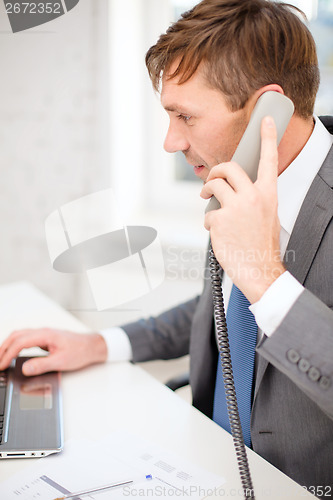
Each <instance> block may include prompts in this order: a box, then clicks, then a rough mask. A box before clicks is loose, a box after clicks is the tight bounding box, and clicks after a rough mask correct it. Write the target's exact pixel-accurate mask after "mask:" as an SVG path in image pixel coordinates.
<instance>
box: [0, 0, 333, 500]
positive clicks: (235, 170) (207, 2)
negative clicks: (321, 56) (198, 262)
mask: <svg viewBox="0 0 333 500" xmlns="http://www.w3.org/2000/svg"><path fill="white" fill-rule="evenodd" d="M146 64H147V67H148V71H149V74H150V77H151V79H152V82H153V85H154V87H155V89H159V90H160V91H161V102H162V105H163V106H164V108H165V109H166V111H167V113H168V114H169V118H170V126H169V130H168V134H167V137H166V140H165V145H164V147H165V149H166V150H167V151H169V152H175V151H182V152H183V153H184V154H185V156H186V159H187V161H188V162H189V163H190V164H191V165H193V167H194V171H195V173H196V174H197V175H198V176H199V177H200V178H201V179H202V180H203V181H204V187H203V190H202V196H203V197H204V198H207V199H208V198H209V197H210V196H211V195H214V196H215V197H216V198H217V199H218V201H219V202H220V203H221V207H222V208H221V209H219V210H216V211H214V212H210V213H208V214H207V215H206V217H205V226H206V228H207V229H208V230H209V231H210V236H211V241H212V245H213V248H214V250H215V253H216V256H217V258H218V260H219V262H220V264H221V266H222V268H223V270H224V273H223V288H224V292H225V298H226V302H228V301H229V296H230V289H231V287H232V282H231V279H232V281H233V283H234V285H236V286H237V287H238V288H239V289H240V290H241V292H243V294H244V295H245V296H246V298H247V299H248V300H249V302H250V303H251V304H252V305H251V306H250V308H251V311H252V312H253V313H254V315H255V319H256V322H257V324H258V326H259V335H258V344H257V355H256V367H255V382H254V394H253V403H252V416H251V440H252V447H253V449H254V450H255V451H256V452H257V453H259V454H260V455H262V456H263V457H264V458H266V459H267V460H268V461H270V462H271V463H272V464H273V465H275V466H276V467H278V468H279V469H280V470H282V471H283V472H285V473H286V474H288V475H289V476H290V477H292V478H293V479H295V480H296V481H297V482H299V483H300V484H302V485H304V486H306V487H307V488H308V489H309V490H310V491H311V492H312V493H315V494H316V495H317V496H324V495H325V496H330V495H331V494H332V485H333V470H332V467H331V465H330V464H331V463H332V459H333V449H332V445H331V436H332V433H333V423H332V416H333V384H332V376H333V312H332V311H331V310H330V307H332V304H333V291H332V290H333V287H332V283H331V282H332V278H333V275H332V267H333V264H332V259H331V258H330V257H331V249H332V244H333V223H332V216H333V197H332V186H333V149H332V147H331V146H332V136H331V135H330V133H329V132H328V130H327V129H326V128H325V127H324V125H323V124H322V122H321V121H320V120H319V119H318V118H314V117H313V107H314V101H315V96H316V92H317V89H318V85H319V74H318V66H317V57H316V51H315V45H314V42H313V39H312V36H311V35H310V33H309V31H308V30H307V28H306V27H305V25H304V24H303V22H302V21H301V20H300V18H299V17H298V15H296V14H295V13H294V11H292V10H291V9H290V8H289V7H288V6H286V5H284V4H280V3H275V2H270V1H268V0H248V1H246V2H244V1H243V0H204V1H203V2H201V3H200V4H198V5H197V6H196V7H195V8H194V9H192V10H191V11H189V12H188V13H186V14H184V15H183V16H182V18H181V19H180V20H179V21H178V22H176V23H175V24H174V25H173V26H171V27H170V28H169V30H168V31H167V33H166V34H164V35H162V36H161V37H160V39H159V40H158V42H157V44H156V45H154V46H153V47H152V48H151V49H150V50H149V51H148V53H147V57H146ZM268 90H273V91H275V92H279V93H284V94H286V95H287V96H288V97H289V98H290V99H291V100H292V101H293V102H294V105H295V113H294V116H293V117H292V119H291V121H290V124H289V126H288V128H287V131H286V133H285V135H284V137H283V139H282V141H281V143H280V146H279V148H278V153H277V148H276V137H275V127H274V124H273V123H272V120H271V119H270V118H269V117H267V118H266V119H264V120H263V124H262V152H261V160H260V165H259V171H258V180H257V181H256V182H255V183H254V184H253V183H252V182H251V181H250V179H249V178H248V177H247V175H246V174H245V173H244V171H243V170H242V169H241V168H240V167H239V166H238V165H237V164H235V163H232V162H230V159H231V157H232V155H233V153H234V151H235V149H236V147H237V144H238V142H239V140H240V138H241V136H242V134H243V133H244V130H245V128H246V125H247V123H248V121H249V118H250V116H251V112H252V110H253V108H254V106H255V103H256V102H257V100H258V98H259V97H260V96H261V95H262V94H263V93H264V92H266V91H268ZM324 121H325V123H326V124H327V126H328V128H329V130H330V131H331V133H332V132H333V120H332V119H326V120H324ZM287 247H288V248H287ZM286 248H287V252H285V251H286ZM277 255H278V256H280V255H281V258H278V259H277ZM284 255H285V260H284V262H283V261H282V260H281V259H282V258H283V256H284ZM286 256H287V257H288V258H287V257H286ZM290 256H291V257H290ZM286 268H287V269H288V271H286ZM230 300H231V299H230ZM124 332H126V335H125V333H124ZM190 332H191V334H190ZM118 333H119V337H118V338H119V342H118V340H117V341H116V342H115V341H114V336H113V337H112V338H111V339H109V338H107V337H106V335H104V339H103V337H102V336H101V335H99V334H92V335H82V336H81V335H78V334H74V333H71V332H59V331H58V332H57V331H53V330H37V331H20V332H14V333H13V334H12V335H11V336H10V337H9V338H8V339H7V340H6V341H5V342H4V344H3V345H2V346H1V349H0V359H1V362H0V369H4V368H6V366H8V364H9V362H10V360H11V359H12V358H13V357H14V356H16V355H17V354H18V353H19V351H20V350H21V349H22V348H23V347H29V346H33V345H39V346H41V347H44V348H46V349H47V350H48V351H49V352H50V355H49V356H48V357H47V358H45V359H42V360H33V361H31V362H29V363H30V364H29V365H28V364H27V365H26V367H25V369H26V374H37V373H40V372H42V371H47V370H52V369H53V370H55V369H56V370H70V369H77V368H80V367H83V366H86V365H88V364H90V363H94V362H102V361H105V360H106V358H107V356H109V359H111V358H112V357H114V358H117V357H118V358H122V359H126V358H127V359H133V361H144V360H148V359H157V358H162V359H167V358H172V357H177V356H182V355H184V354H186V353H188V352H190V356H191V374H190V381H191V386H192V392H193V403H194V405H195V406H196V407H197V408H199V409H200V410H201V411H203V412H204V413H205V414H207V415H208V416H210V417H212V415H213V402H214V391H215V381H216V370H217V358H218V351H217V347H216V341H215V335H214V328H213V306H212V298H211V290H210V283H209V280H206V282H205V287H204V291H203V294H202V295H201V297H200V298H198V297H197V298H195V299H193V300H192V301H189V302H187V303H185V304H182V305H180V306H178V307H176V308H174V309H172V310H170V311H167V312H166V313H164V314H162V315H160V316H159V317H157V318H150V319H148V320H141V321H139V322H135V323H132V324H129V325H125V326H124V327H123V329H122V330H121V331H119V332H118ZM106 342H107V343H108V349H107V348H106ZM116 350H119V351H121V353H118V354H115V353H114V352H115V351H116ZM73 353H75V355H74V354H73ZM29 368H30V371H29Z"/></svg>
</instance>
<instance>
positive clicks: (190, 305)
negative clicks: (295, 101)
mask: <svg viewBox="0 0 333 500" xmlns="http://www.w3.org/2000/svg"><path fill="white" fill-rule="evenodd" d="M321 119H322V121H323V122H324V124H325V125H326V127H327V128H328V129H329V130H330V132H331V133H333V118H329V117H324V118H321ZM332 188H333V148H332V149H331V151H330V153H329V155H328V156H327V158H326V160H325V162H324V163H323V165H322V167H321V169H320V171H319V173H318V174H317V176H316V177H315V179H314V181H313V183H312V185H311V187H310V189H309V192H308V194H307V196H306V198H305V200H304V203H303V205H302V208H301V211H300V213H299V216H298V219H297V221H296V224H295V227H294V230H293V233H292V235H291V238H290V241H289V245H288V249H287V250H288V252H287V255H288V256H289V257H290V255H292V256H294V258H292V259H291V258H289V259H288V261H287V262H286V266H287V268H288V270H289V271H290V272H291V273H292V274H293V275H294V276H295V277H296V278H297V279H298V280H299V281H300V283H302V284H303V285H304V286H305V288H306V290H305V291H304V292H303V293H302V294H301V296H300V297H299V299H298V300H297V301H296V303H295V304H294V306H293V307H292V309H291V310H290V311H289V313H288V314H287V316H286V318H285V319H284V321H283V322H282V324H281V325H280V326H279V328H278V329H277V330H276V331H275V332H274V334H273V336H271V337H269V338H267V337H265V336H264V338H263V340H262V341H261V342H260V344H259V345H258V346H257V352H258V354H259V356H258V371H257V376H256V382H255V392H254V401H253V408H252V417H251V436H252V445H253V449H254V451H256V452H257V453H258V454H259V455H261V456H262V457H264V458H265V459H266V460H268V461H269V462H271V463H272V464H273V465H275V466H276V467H277V468H278V469H280V470H281V471H283V472H285V473H286V474H287V475H289V476H290V477H292V478H293V479H294V480H295V481H297V482H298V483H300V484H301V485H304V486H307V487H308V488H309V487H310V486H313V487H322V489H323V492H324V493H330V494H331V495H332V496H333V421H332V419H333V312H332V310H331V309H332V308H333V259H332V252H333V192H332ZM124 328H125V330H126V331H127V333H128V335H129V338H130V341H131V344H132V348H133V353H134V359H133V361H144V360H148V359H158V358H159V359H170V358H174V357H179V356H182V355H184V354H186V353H188V352H190V359H191V361H190V363H191V365H190V366H191V369H190V382H191V387H192V393H193V404H194V405H195V406H196V407H197V408H198V409H199V410H201V411H202V412H203V413H205V414H206V415H208V416H209V417H211V416H212V410H213V396H214V386H215V374H216V366H217V348H216V341H215V335H214V332H213V305H212V298H211V290H210V281H209V278H208V277H207V278H206V279H205V286H204V290H203V293H202V295H201V296H200V297H197V298H195V299H193V300H191V301H189V302H187V303H185V304H182V305H181V306H179V307H176V308H174V309H171V310H170V311H167V312H166V313H164V314H162V315H160V316H159V317H157V318H150V319H148V320H142V321H140V322H136V323H132V324H130V325H125V327H124ZM325 488H326V489H325ZM316 491H317V492H318V491H320V490H316ZM326 496H328V495H326Z"/></svg>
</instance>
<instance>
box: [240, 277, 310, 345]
mask: <svg viewBox="0 0 333 500" xmlns="http://www.w3.org/2000/svg"><path fill="white" fill-rule="evenodd" d="M303 290H304V287H303V286H302V285H301V284H300V283H299V282H298V281H297V280H296V278H294V277H293V276H292V275H291V274H290V273H289V272H288V271H285V272H284V273H283V274H281V276H279V277H278V278H277V279H276V280H275V281H274V283H272V285H271V286H270V287H269V288H268V290H267V291H266V292H265V293H264V295H263V296H262V297H261V299H260V300H258V302H255V303H254V304H252V305H251V306H250V307H249V309H250V311H251V312H252V314H253V315H254V317H255V319H256V322H257V325H258V326H259V328H260V329H261V330H262V331H263V332H264V333H265V335H267V336H268V337H270V336H271V335H272V334H273V333H274V332H275V330H276V329H277V328H278V326H279V325H280V324H281V323H282V321H283V320H284V318H285V317H286V316H287V314H288V312H289V311H290V309H291V308H292V306H293V305H294V304H295V302H296V300H297V299H298V297H299V296H300V295H301V293H302V292H303Z"/></svg>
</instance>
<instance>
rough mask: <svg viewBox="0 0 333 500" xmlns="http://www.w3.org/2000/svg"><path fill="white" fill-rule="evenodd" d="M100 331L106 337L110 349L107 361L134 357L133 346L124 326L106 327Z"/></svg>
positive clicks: (125, 359) (129, 359)
mask: <svg viewBox="0 0 333 500" xmlns="http://www.w3.org/2000/svg"><path fill="white" fill-rule="evenodd" d="M99 333H100V334H101V335H102V337H103V338H104V340H105V343H106V346H107V349H108V357H107V361H131V359H132V358H133V352H132V346H131V343H130V341H129V338H128V336H127V334H126V332H125V331H124V330H123V329H122V328H119V327H113V328H106V329H104V330H100V331H99Z"/></svg>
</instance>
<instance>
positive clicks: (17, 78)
mask: <svg viewBox="0 0 333 500" xmlns="http://www.w3.org/2000/svg"><path fill="white" fill-rule="evenodd" d="M107 12H108V2H107V1H106V0H99V1H96V0H82V1H80V2H79V4H78V5H77V6H76V7H75V8H74V9H73V10H72V11H70V12H69V13H68V14H66V15H64V16H61V17H60V18H58V19H57V20H55V21H52V22H51V23H48V24H45V25H43V26H40V27H37V28H34V29H32V30H28V31H23V32H21V33H16V34H13V33H12V32H11V31H10V26H9V22H8V19H7V17H6V13H5V11H4V4H3V2H1V4H0V63H1V78H0V96H1V97H0V147H1V153H0V176H1V177H0V178H1V181H0V232H1V243H0V284H2V283H7V282H12V281H16V280H28V281H30V282H32V283H34V284H35V285H37V286H38V287H39V288H40V289H42V290H44V291H45V292H46V293H48V294H49V295H50V296H52V297H53V298H55V299H56V300H58V301H59V302H60V303H61V304H62V305H64V306H66V307H69V308H70V307H72V306H73V307H75V297H76V294H77V292H78V286H79V284H80V278H78V277H77V276H76V275H63V274H60V273H56V272H55V271H53V270H52V268H51V265H50V260H49V256H48V251H47V247H46V241H45V233H44V221H45V219H46V217H47V216H48V215H49V213H50V212H52V211H53V210H55V209H56V208H58V207H59V206H60V205H62V204H63V203H66V202H67V201H71V200H73V199H76V198H79V197H81V196H83V195H85V194H88V193H90V192H94V191H97V190H99V189H103V188H105V187H108V186H109V184H110V175H109V167H110V165H109V149H108V139H109V136H108V134H109V124H108V121H109V116H108V112H109V105H108V99H109V92H108V87H109V81H108V36H107V28H108V26H107V24H108V16H107Z"/></svg>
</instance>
